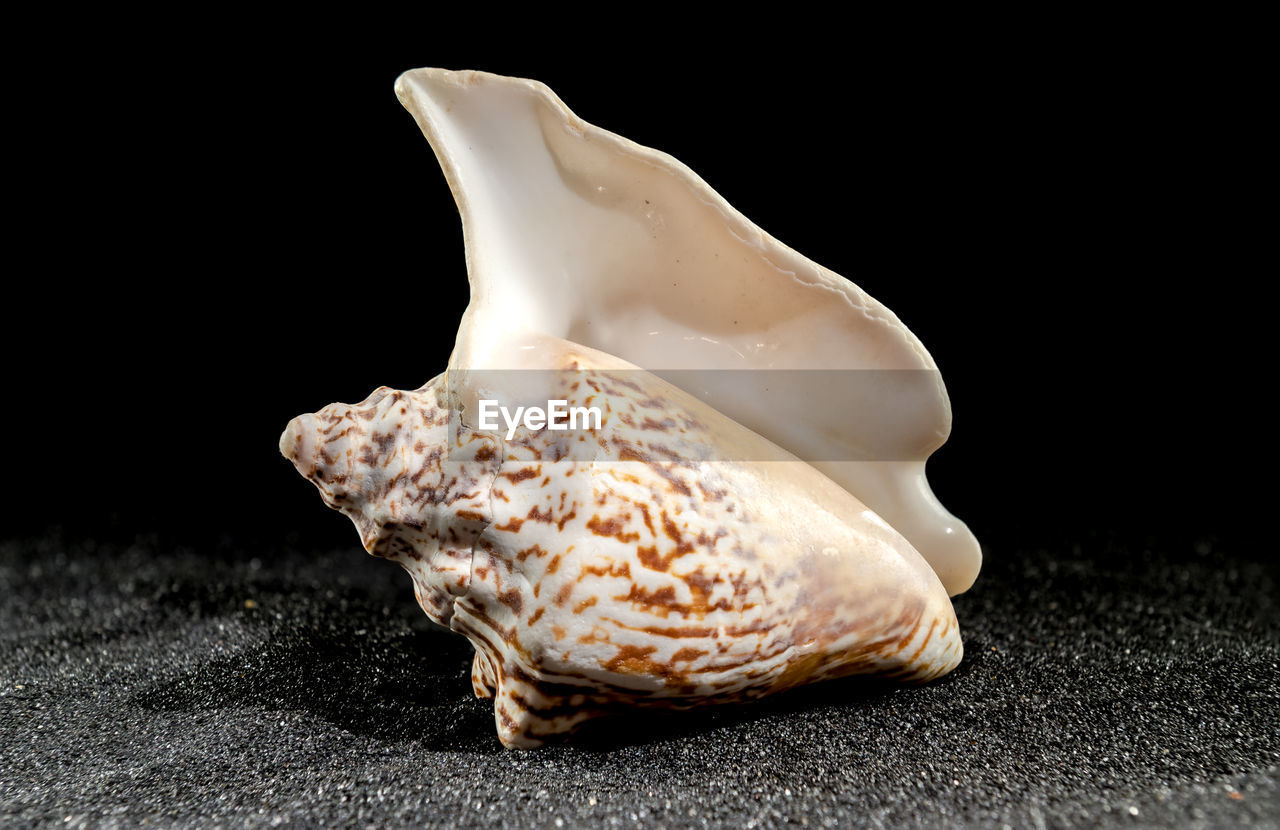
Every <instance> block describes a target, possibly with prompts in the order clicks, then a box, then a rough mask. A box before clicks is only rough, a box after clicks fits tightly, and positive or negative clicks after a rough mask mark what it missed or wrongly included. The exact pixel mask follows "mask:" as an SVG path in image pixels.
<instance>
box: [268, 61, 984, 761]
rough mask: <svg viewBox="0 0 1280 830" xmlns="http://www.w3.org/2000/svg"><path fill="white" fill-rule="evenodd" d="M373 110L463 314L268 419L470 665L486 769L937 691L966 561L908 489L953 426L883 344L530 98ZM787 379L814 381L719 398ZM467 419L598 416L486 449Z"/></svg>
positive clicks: (642, 155)
mask: <svg viewBox="0 0 1280 830" xmlns="http://www.w3.org/2000/svg"><path fill="white" fill-rule="evenodd" d="M396 91H397V94H398V95H399V97H400V100H401V101H402V102H403V103H404V104H405V106H406V107H407V108H408V109H409V111H410V112H411V113H413V115H414V117H415V118H416V119H417V121H418V123H419V125H420V126H421V127H422V129H423V132H424V133H425V134H426V136H427V139H428V140H429V141H430V143H431V145H432V147H433V148H434V149H435V152H436V155H437V157H438V158H439V160H440V163H441V165H442V167H443V168H444V171H445V175H446V177H447V179H448V181H449V185H450V187H451V188H452V190H453V193H454V197H455V199H456V200H457V203H458V207H459V210H460V212H461V214H462V220H463V229H464V237H465V242H466V253H467V264H468V271H469V275H470V279H471V288H472V301H471V305H470V306H469V307H468V309H467V311H466V313H465V314H464V316H463V319H462V323H461V326H460V328H459V331H458V337H457V343H456V346H455V349H454V352H453V355H452V356H451V358H450V361H449V366H448V371H447V372H445V373H444V374H441V375H439V376H437V377H436V378H434V379H433V380H431V381H430V382H428V383H427V384H426V385H425V386H423V387H422V388H421V389H418V390H416V391H412V392H402V391H393V390H389V389H386V388H385V387H384V388H380V389H378V390H377V391H375V392H374V393H373V394H372V395H371V396H370V397H369V398H368V399H366V400H365V401H363V402H362V403H359V404H355V405H345V404H333V405H330V406H328V407H325V408H324V409H323V410H321V411H320V412H318V413H316V414H315V415H304V416H301V417H299V418H296V419H294V420H293V421H292V422H291V423H290V424H289V426H288V428H287V429H286V431H285V433H284V435H283V436H282V437H281V441H280V448H281V451H282V452H283V453H284V455H285V456H286V457H288V458H289V459H290V460H291V461H293V462H294V464H295V465H296V466H297V467H298V469H299V471H300V472H302V474H303V475H304V476H306V477H307V478H308V479H310V480H311V481H313V482H314V483H315V484H316V486H317V487H318V488H319V489H320V492H321V495H322V497H323V498H324V500H325V501H326V503H328V504H329V505H330V506H332V507H334V508H336V509H338V510H341V511H342V512H343V513H344V514H346V515H347V516H349V517H350V518H351V519H352V520H353V521H354V522H355V524H356V526H357V528H358V530H359V532H360V535H361V538H362V541H363V543H364V545H365V548H366V549H367V550H368V551H369V552H370V553H373V554H374V555H377V556H383V557H387V558H390V559H394V560H395V561H397V562H399V563H400V564H401V565H402V566H403V567H404V568H405V569H406V570H407V571H408V572H409V573H410V575H411V576H412V578H413V583H414V588H415V594H416V596H417V598H418V601H419V603H420V605H421V606H422V608H423V609H424V610H425V611H426V613H427V614H428V616H430V617H431V619H432V620H434V621H436V622H438V623H440V624H441V625H445V626H448V627H450V628H452V629H453V630H455V631H458V632H460V633H462V634H464V635H465V636H466V637H467V638H468V639H469V640H470V641H471V642H472V644H473V645H474V646H475V649H476V657H475V662H474V668H473V671H472V682H473V685H474V688H475V692H476V694H477V695H479V696H481V697H490V696H491V697H493V698H494V700H495V717H496V722H497V728H498V736H499V738H500V739H501V741H502V742H503V744H505V745H506V746H508V747H530V746H537V745H539V744H540V743H542V742H543V741H545V740H547V739H550V738H553V737H557V736H561V735H564V734H566V733H568V732H570V731H572V729H573V728H574V727H576V726H577V725H578V724H580V723H582V722H583V721H584V720H586V719H588V718H590V717H593V716H596V715H601V714H606V713H609V712H614V711H617V710H619V709H620V708H625V707H628V706H636V705H660V706H667V707H673V708H685V707H691V706H695V705H700V704H703V703H712V702H724V701H732V700H745V699H751V698H755V697H759V696H761V695H764V694H768V693H772V692H776V691H780V690H783V689H787V688H790V687H793V686H796V685H798V684H801V683H807V682H811V681H815V680H820V679H823V678H828V677H837V676H843V675H848V674H855V673H864V674H877V675H884V676H888V677H895V678H901V679H903V680H911V681H925V680H929V679H932V678H935V677H938V676H940V675H942V674H945V673H946V672H948V671H950V670H951V669H952V668H954V667H955V666H956V665H957V664H958V663H959V661H960V658H961V655H962V650H963V649H962V646H961V641H960V636H959V630H958V626H957V623H956V619H955V614H954V611H953V609H952V607H951V602H950V600H949V598H948V593H949V592H950V593H951V594H955V593H959V592H960V591H963V590H965V589H967V588H968V587H969V585H970V584H972V582H973V580H974V578H975V577H976V574H977V571H978V568H979V565H980V553H979V548H978V545H977V542H976V541H975V540H974V538H973V536H972V534H970V533H969V531H968V529H967V528H966V527H965V526H964V525H963V524H962V523H960V522H959V521H958V520H956V519H955V518H954V517H953V516H951V515H950V514H949V513H947V512H946V510H945V509H943V508H942V506H941V505H940V504H939V503H938V502H937V500H936V499H935V498H934V497H933V495H932V493H931V491H930V490H929V487H928V485H927V483H926V481H925V478H924V462H925V459H926V458H927V457H928V456H929V454H930V453H932V451H933V450H934V449H936V448H937V447H938V446H940V445H941V443H942V442H943V441H944V440H945V439H946V437H947V435H948V433H949V431H950V408H949V404H948V402H947V396H946V391H945V388H944V387H943V385H942V382H941V379H940V377H939V376H938V373H937V371H936V366H935V365H934V363H933V361H932V359H931V358H930V357H929V355H928V353H927V352H926V351H925V349H924V347H923V346H922V345H921V344H920V342H919V341H918V340H917V339H916V338H915V337H914V336H913V335H912V334H911V333H910V332H909V331H908V330H907V329H906V328H905V326H903V325H902V324H901V322H899V321H898V319H897V318H896V317H895V316H894V315H893V314H892V313H891V312H889V311H888V310H887V309H885V308H884V307H883V306H881V305H880V304H879V303H877V302H876V301H875V300H873V299H871V298H870V297H868V296H867V295H866V294H864V293H863V292H861V291H860V290H859V289H858V288H857V287H855V286H854V285H853V284H852V283H850V282H849V281H847V280H845V279H844V278H842V277H840V276H838V275H836V274H833V273H831V272H830V271H827V270H825V269H823V268H821V267H820V266H818V265H816V264H814V263H812V262H810V261H809V260H807V259H805V258H803V257H802V256H800V255H799V254H796V253H795V252H794V251H791V250H790V249H789V248H787V247H785V246H784V245H782V244H781V243H779V242H777V241H776V240H773V239H772V238H770V237H768V236H767V235H766V234H764V233H763V232H762V231H761V230H760V229H758V228H756V227H755V226H754V225H752V224H751V223H750V222H748V221H747V220H746V219H745V218H744V217H742V216H741V215H740V214H739V213H737V212H736V211H735V210H733V208H731V207H730V206H729V205H728V204H727V203H725V202H724V200H723V199H722V198H721V197H720V196H719V195H718V194H716V193H715V192H714V191H713V190H712V189H711V188H710V187H709V186H708V185H707V184H706V183H705V182H703V181H702V180H701V179H700V178H698V177H697V176H696V175H695V174H694V173H693V172H692V171H690V170H689V169H688V168H686V167H685V166H683V165H682V164H680V162H678V161H676V160H675V159H673V158H671V157H669V156H667V155H665V154H662V153H660V152H657V151H655V150H651V149H648V148H645V147H641V146H639V145H637V144H634V143H632V142H630V141H628V140H626V139H624V138H621V137H619V136H616V135H614V134H612V133H609V132H607V131H604V130H601V129H599V128H597V127H594V126H591V125H589V124H586V123H585V122H583V121H581V120H580V119H578V118H577V117H576V116H575V115H573V113H571V112H570V111H569V110H568V109H567V108H566V107H565V106H564V104H562V103H561V102H560V100H559V99H558V98H557V97H556V96H555V95H554V94H553V93H552V92H551V91H550V90H549V89H547V88H546V87H545V86H543V85H542V84H539V83H536V82H533V81H528V80H521V79H514V78H504V77H500V76H495V75H489V74H486V73H479V72H447V71H443V70H438V69H419V70H414V71H411V72H408V73H405V74H404V75H402V76H401V77H400V79H399V80H398V81H397V84H396ZM673 370H674V372H673ZM790 370H794V371H812V370H824V371H827V372H833V373H835V374H834V375H832V376H831V377H830V378H828V377H826V376H824V377H823V379H822V382H820V383H812V382H802V383H801V384H800V386H797V385H796V384H795V383H787V382H782V383H776V384H775V383H750V382H743V381H742V378H745V377H754V376H755V374H753V373H756V374H758V373H760V372H765V371H769V372H777V371H783V372H786V371H790ZM664 371H665V372H666V374H665V375H664ZM681 371H685V372H688V371H694V372H697V374H696V375H689V374H681ZM770 377H775V378H776V377H778V376H770ZM682 378H683V379H685V381H686V382H683V383H682V382H681V380H680V379H682ZM690 378H692V380H690ZM832 379H834V381H835V382H832ZM797 389H800V390H801V393H797ZM485 399H497V400H501V401H504V402H515V403H527V402H529V401H551V400H562V401H565V402H566V405H567V406H571V407H572V406H581V407H584V408H587V407H595V408H597V409H598V410H600V411H602V412H603V413H605V415H604V418H603V422H602V423H601V424H600V425H599V427H598V428H595V429H579V430H571V431H567V432H566V431H563V430H562V431H556V430H555V429H552V428H549V427H547V428H539V427H540V425H538V424H534V425H532V426H526V427H517V428H514V429H512V430H510V431H508V430H507V429H505V428H499V429H496V430H495V429H489V428H481V427H482V422H481V421H480V420H479V418H478V413H479V412H480V402H481V401H482V400H485ZM513 408H514V407H513ZM850 413H856V417H854V416H851V415H850ZM504 426H505V425H504ZM922 554H923V556H922ZM926 560H927V561H926Z"/></svg>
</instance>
